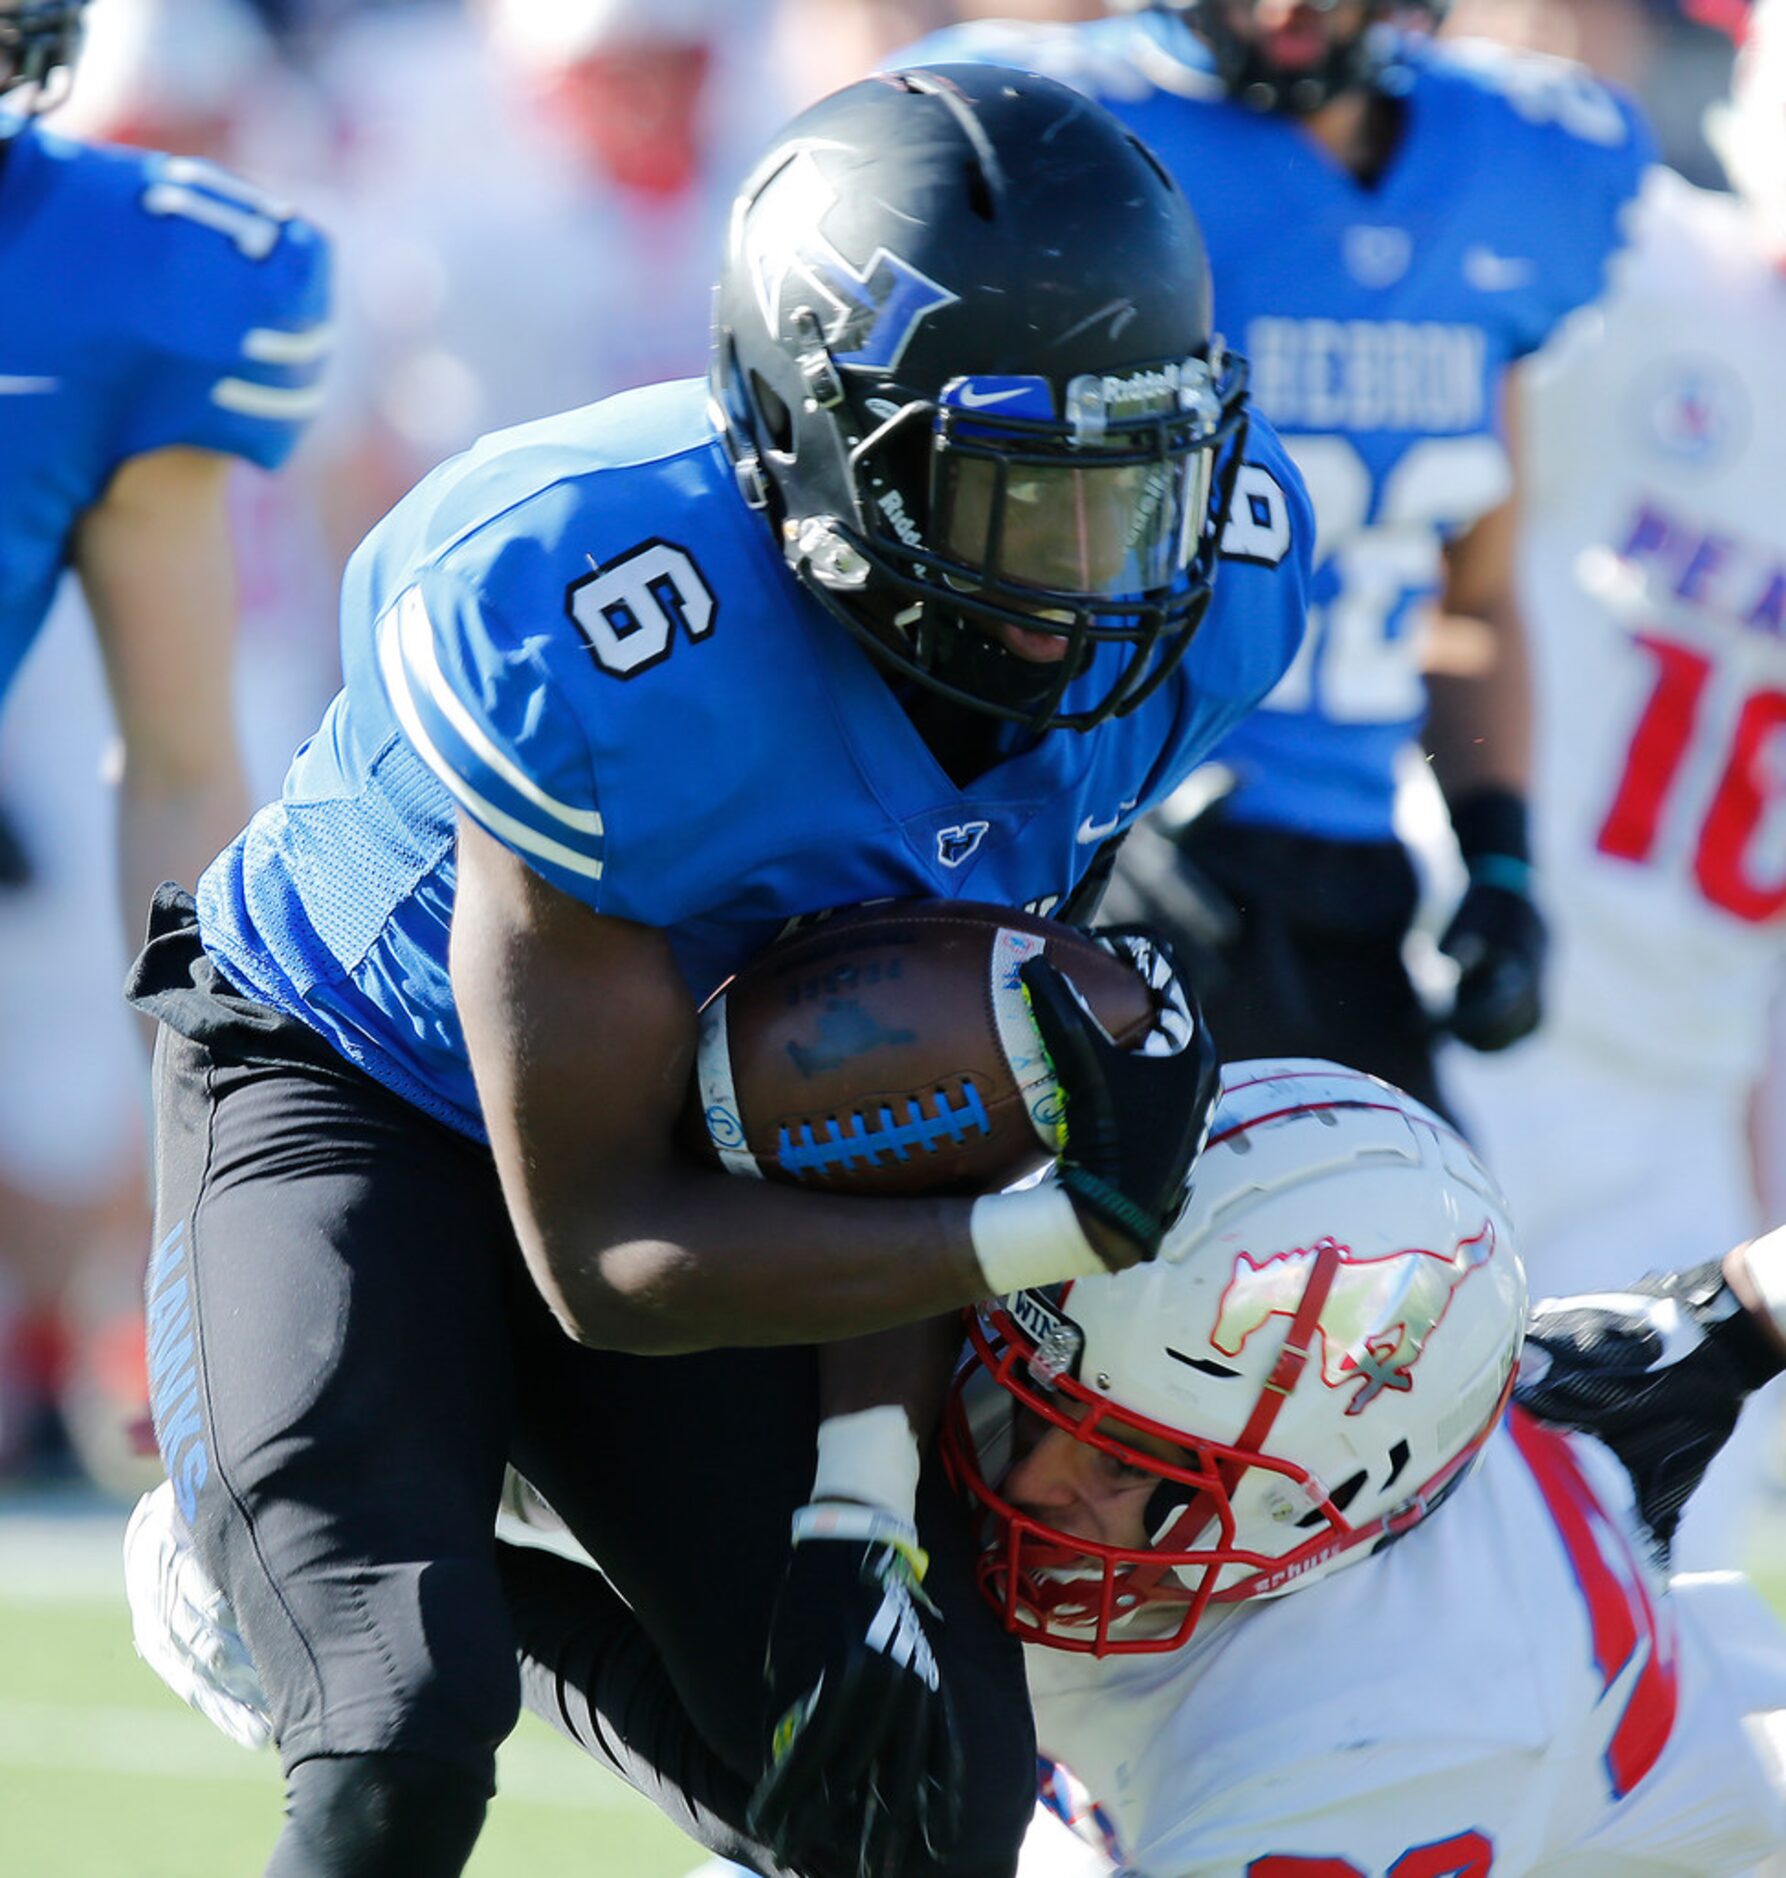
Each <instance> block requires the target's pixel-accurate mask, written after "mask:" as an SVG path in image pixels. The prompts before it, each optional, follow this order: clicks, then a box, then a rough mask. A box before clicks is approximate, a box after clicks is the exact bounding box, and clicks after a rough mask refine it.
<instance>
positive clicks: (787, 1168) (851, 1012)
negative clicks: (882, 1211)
mask: <svg viewBox="0 0 1786 1878" xmlns="http://www.w3.org/2000/svg"><path fill="white" fill-rule="evenodd" d="M1038 953H1045V954H1046V955H1047V957H1048V959H1049V960H1050V961H1051V962H1052V963H1053V964H1054V965H1055V966H1057V967H1058V968H1059V969H1060V970H1061V971H1062V972H1063V973H1065V975H1066V976H1067V977H1068V978H1070V979H1071V980H1072V982H1073V984H1074V986H1075V987H1076V988H1077V990H1078V992H1079V995H1080V996H1081V997H1082V998H1083V999H1084V1000H1085V1002H1086V1004H1087V1005H1088V1006H1089V1007H1090V1008H1091V1010H1092V1011H1093V1012H1094V1013H1095V1014H1096V1016H1097V1018H1098V1020H1099V1022H1100V1023H1102V1024H1103V1026H1104V1028H1105V1029H1106V1030H1107V1031H1108V1032H1109V1033H1110V1035H1111V1036H1112V1037H1113V1038H1114V1039H1115V1040H1116V1041H1117V1042H1119V1043H1122V1044H1132V1043H1134V1042H1135V1041H1137V1040H1138V1039H1139V1038H1140V1037H1142V1036H1143V1035H1145V1034H1146V1032H1147V1031H1148V1030H1149V1028H1151V1026H1152V1024H1153V1021H1154V1016H1155V995H1156V994H1155V993H1154V992H1153V991H1152V990H1151V989H1150V988H1149V987H1148V985H1147V984H1146V983H1145V982H1144V981H1143V980H1142V978H1141V976H1140V975H1139V974H1138V973H1137V972H1136V971H1134V970H1133V969H1132V968H1131V967H1130V966H1129V965H1128V963H1127V962H1126V961H1125V960H1124V959H1122V958H1121V957H1119V956H1116V955H1113V954H1112V953H1111V952H1109V951H1107V950H1106V949H1105V948H1104V947H1102V946H1100V945H1097V944H1095V943H1094V942H1093V941H1092V940H1091V939H1089V938H1087V937H1086V935H1085V934H1084V933H1082V932H1080V931H1079V930H1078V929H1077V928H1075V927H1071V926H1064V925H1061V924H1059V923H1058V922H1056V921H1054V920H1048V919H1040V918H1037V917H1036V916H1034V915H1033V914H1028V913H1020V912H1015V911H1013V910H1011V909H1010V908H1007V907H996V906H980V905H975V904H972V903H967V902H962V901H956V900H912V901H896V902H890V903H884V904H881V905H878V906H869V907H864V908H861V909H859V910H855V911H851V912H848V913H843V914H839V915H837V916H836V917H835V918H832V919H829V920H826V921H824V922H823V923H822V924H820V925H817V926H814V927H811V928H808V929H806V930H805V931H802V932H797V933H795V934H792V935H791V936H789V937H788V938H786V939H784V940H782V941H780V942H779V943H777V944H776V945H773V946H771V947H769V948H768V950H767V951H765V952H763V953H762V954H761V955H759V956H758V957H757V958H755V959H753V960H752V961H751V963H750V964H749V965H747V966H746V967H745V968H744V969H743V970H742V971H741V972H739V973H738V974H737V975H736V976H735V977H733V978H731V979H729V980H727V982H726V983H725V984H724V985H722V986H721V987H720V989H719V990H718V991H717V992H715V993H714V995H713V996H712V997H711V998H710V999H709V1000H708V1001H707V1003H706V1004H705V1005H704V1006H703V1007H702V1011H701V1035H700V1051H699V1057H698V1060H697V1064H696V1073H695V1079H694V1088H693V1089H692V1090H691V1094H690V1104H691V1107H690V1114H689V1116H688V1133H689V1136H690V1138H691V1140H692V1141H693V1142H694V1144H695V1145H696V1149H697V1152H699V1153H701V1154H702V1155H704V1156H705V1157H706V1158H707V1159H709V1160H717V1161H718V1162H719V1163H720V1164H721V1165H722V1166H724V1167H725V1168H726V1169H727V1170H728V1171H729V1172H732V1173H735V1174H746V1175H753V1176H755V1177H757V1178H759V1179H764V1180H780V1181H788V1182H792V1183H795V1184H797V1185H800V1186H804V1187H811V1188H815V1189H822V1190H824V1191H827V1192H832V1193H852V1194H880V1195H889V1194H907V1195H912V1194H946V1193H958V1194H964V1193H982V1192H987V1191H990V1190H992V1189H995V1188H998V1187H1001V1186H1007V1185H1009V1184H1010V1183H1011V1182H1012V1181H1015V1180H1018V1179H1021V1178H1022V1177H1023V1176H1024V1175H1026V1174H1029V1173H1032V1172H1034V1171H1035V1169H1037V1168H1038V1167H1040V1166H1042V1165H1043V1164H1044V1163H1045V1162H1047V1161H1048V1160H1050V1159H1052V1158H1053V1156H1054V1154H1055V1153H1056V1151H1057V1148H1058V1143H1059V1140H1060V1119H1061V1097H1060V1091H1059V1089H1058V1088H1057V1086H1056V1084H1055V1081H1054V1076H1053V1073H1052V1071H1051V1070H1050V1068H1049V1065H1048V1060H1047V1057H1046V1056H1045V1055H1044V1053H1043V1050H1042V1044H1041V1039H1040V1037H1039V1036H1038V1034H1037V1032H1036V1027H1035V1021H1034V1019H1033V1018H1032V1017H1031V1015H1030V1011H1029V1004H1028V1001H1027V999H1026V998H1025V996H1024V991H1023V986H1022V984H1021V982H1020V981H1019V979H1018V972H1019V970H1020V968H1021V967H1022V965H1023V963H1024V961H1025V960H1027V959H1030V958H1033V957H1035V956H1036V955H1037V954H1038Z"/></svg>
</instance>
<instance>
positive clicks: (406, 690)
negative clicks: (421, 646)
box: [377, 588, 602, 880]
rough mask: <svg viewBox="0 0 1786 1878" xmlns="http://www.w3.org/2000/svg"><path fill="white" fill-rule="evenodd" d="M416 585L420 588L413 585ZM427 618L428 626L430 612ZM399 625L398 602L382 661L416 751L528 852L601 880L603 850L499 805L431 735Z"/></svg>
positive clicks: (383, 628) (382, 629) (382, 632)
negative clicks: (569, 842) (586, 849)
mask: <svg viewBox="0 0 1786 1878" xmlns="http://www.w3.org/2000/svg"><path fill="white" fill-rule="evenodd" d="M410 591H411V593H412V594H413V593H414V589H413V588H412V589H411V590H410ZM408 597H409V596H408V595H406V596H405V598H408ZM422 619H423V625H424V629H426V622H427V614H426V613H425V612H424V613H423V615H422ZM399 631H400V626H399V611H398V609H397V608H392V609H391V610H390V611H389V612H387V613H386V614H385V615H384V617H383V618H382V619H381V620H380V621H379V622H378V629H377V643H378V667H379V671H380V673H381V675H382V676H383V678H384V683H385V690H386V691H387V693H388V694H389V696H390V700H391V708H392V709H393V710H394V711H395V712H396V713H397V719H398V721H399V722H400V723H401V724H402V726H403V729H404V732H405V733H406V734H407V736H408V738H409V740H410V743H411V744H412V745H413V746H414V748H415V752H416V754H417V755H418V756H419V757H420V758H421V759H422V761H423V762H424V763H426V764H427V765H428V767H429V769H431V770H432V771H433V772H434V774H435V775H436V776H438V777H439V778H440V780H441V781H442V782H443V783H444V784H445V785H446V787H447V788H448V789H449V790H450V791H451V792H452V795H453V797H454V799H455V800H456V801H457V802H458V803H459V804H460V805H461V806H462V807H463V808H465V809H466V810H467V811H468V812H469V813H470V814H471V815H473V816H474V817H475V818H476V819H477V820H478V821H479V822H481V823H482V824H483V825H484V826H485V827H486V828H488V829H489V830H490V832H491V833H492V834H494V835H496V836H497V837H499V838H500V839H501V840H503V841H506V842H508V843H509V844H510V846H512V847H514V848H516V849H517V850H519V852H521V853H523V854H531V855H535V856H537V857H538V858H539V859H540V860H542V861H549V862H550V863H551V864H552V865H553V866H554V867H562V868H563V869H565V870H566V872H568V873H573V874H581V875H582V876H583V877H584V878H585V879H586V880H600V879H601V877H602V864H601V861H600V859H599V858H598V857H597V856H595V855H593V854H587V853H583V852H581V851H579V850H578V849H576V848H570V847H566V846H565V844H564V843H563V842H562V841H554V840H553V839H552V838H551V837H550V836H548V835H542V834H541V833H540V832H539V831H538V830H537V829H535V828H530V827H529V826H528V825H527V824H526V823H525V822H520V821H517V820H516V819H515V818H514V816H512V815H509V814H507V813H505V812H504V811H503V810H502V809H499V808H497V807H496V805H495V804H494V803H493V802H490V801H489V800H487V799H486V798H485V797H484V796H483V795H481V794H480V793H479V792H478V791H477V790H476V789H474V788H473V787H472V786H471V784H470V783H469V782H467V781H466V779H465V778H464V777H463V776H462V775H461V774H460V773H459V771H458V770H456V769H455V768H454V767H453V765H452V764H451V763H450V762H449V761H448V759H447V758H446V757H445V756H444V755H443V754H442V752H441V750H440V747H439V745H438V744H436V743H435V741H434V739H433V738H432V737H431V736H429V734H428V731H427V727H426V726H425V725H424V724H423V722H422V717H421V713H420V711H419V710H418V709H417V708H416V701H415V694H414V692H413V691H412V690H411V689H410V684H409V673H408V671H407V669H406V668H405V666H404V662H403V652H402V650H401V647H400V644H399ZM430 649H431V648H430ZM573 812H575V811H573ZM590 819H592V820H593V821H594V822H595V824H596V833H597V834H598V835H599V832H600V822H601V818H600V817H599V816H593V817H591V818H590Z"/></svg>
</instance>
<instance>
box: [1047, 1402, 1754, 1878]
mask: <svg viewBox="0 0 1786 1878" xmlns="http://www.w3.org/2000/svg"><path fill="white" fill-rule="evenodd" d="M1628 1500H1629V1488H1628V1485H1627V1484H1626V1482H1625V1477H1624V1474H1623V1472H1622V1470H1620V1469H1619V1468H1618V1467H1617V1465H1616V1464H1615V1463H1614V1462H1613V1461H1612V1460H1611V1458H1610V1457H1609V1456H1608V1455H1607V1454H1606V1453H1605V1452H1604V1451H1603V1450H1602V1449H1600V1448H1599V1447H1598V1446H1597V1445H1596V1444H1594V1443H1592V1442H1586V1441H1580V1440H1576V1439H1573V1438H1570V1437H1567V1436H1564V1435H1561V1434H1558V1433H1555V1432H1554V1431H1551V1430H1546V1429H1542V1428H1539V1427H1538V1426H1537V1425H1536V1424H1534V1423H1532V1422H1530V1421H1529V1420H1527V1419H1525V1418H1524V1417H1521V1416H1518V1415H1515V1416H1513V1417H1511V1418H1510V1419H1509V1422H1508V1424H1507V1426H1506V1427H1504V1428H1503V1429H1501V1430H1499V1431H1498V1432H1497V1433H1496V1435H1495V1436H1494V1438H1493V1439H1492V1440H1491V1441H1490V1442H1489V1444H1488V1448H1487V1450H1486V1454H1485V1458H1484V1460H1483V1463H1482V1465H1481V1467H1480V1469H1479V1470H1478V1471H1477V1473H1476V1474H1475V1475H1474V1476H1472V1477H1471V1479H1469V1480H1468V1481H1467V1482H1466V1483H1465V1484H1464V1485H1463V1486H1462V1487H1461V1488H1460V1489H1459V1490H1458V1491H1457V1493H1456V1494H1455V1495H1454V1496H1453V1497H1452V1499H1451V1500H1450V1501H1449V1502H1448V1503H1447V1504H1446V1505H1445V1507H1444V1508H1443V1509H1442V1510H1440V1511H1439V1512H1438V1513H1437V1514H1436V1515H1435V1516H1434V1517H1433V1518H1432V1519H1430V1520H1428V1521H1427V1522H1426V1523H1425V1524H1423V1525H1421V1526H1419V1527H1417V1528H1416V1529H1415V1530H1414V1531H1413V1532H1411V1533H1409V1534H1408V1535H1407V1536H1406V1537H1405V1538H1403V1539H1402V1540H1400V1541H1399V1542H1397V1543H1396V1544H1394V1545H1392V1546H1391V1547H1389V1548H1388V1549H1387V1550H1386V1551H1384V1552H1383V1553H1381V1554H1379V1555H1378V1556H1377V1557H1375V1558H1374V1559H1372V1560H1370V1561H1368V1562H1361V1563H1360V1564H1358V1565H1356V1566H1353V1567H1352V1568H1350V1569H1348V1570H1346V1571H1342V1572H1337V1573H1335V1574H1334V1575H1333V1576H1332V1577H1330V1578H1327V1579H1324V1580H1322V1581H1321V1582H1319V1583H1316V1584H1311V1585H1309V1586H1307V1587H1306V1588H1305V1589H1302V1590H1299V1591H1297V1592H1295V1593H1294V1594H1292V1595H1290V1596H1286V1597H1283V1598H1279V1599H1275V1600H1265V1601H1257V1602H1254V1603H1250V1604H1246V1605H1241V1606H1237V1607H1234V1608H1233V1609H1231V1610H1229V1611H1227V1612H1226V1613H1224V1614H1222V1615H1221V1616H1220V1617H1219V1618H1218V1619H1217V1621H1215V1622H1214V1623H1213V1624H1212V1625H1209V1626H1207V1627H1206V1628H1204V1629H1200V1630H1199V1632H1198V1634H1197V1635H1196V1636H1195V1637H1194V1638H1193V1639H1192V1641H1191V1643H1190V1645H1189V1646H1188V1647H1187V1648H1185V1649H1183V1650H1179V1651H1175V1652H1169V1653H1166V1654H1163V1655H1156V1656H1129V1657H1112V1658H1107V1659H1105V1660H1104V1661H1102V1662H1098V1661H1096V1660H1094V1659H1092V1658H1089V1657H1083V1656H1072V1655H1067V1654H1063V1653H1061V1652H1058V1651H1053V1650H1044V1649H1037V1648H1034V1647H1032V1648H1030V1649H1029V1650H1028V1651H1027V1652H1026V1658H1027V1661H1028V1664H1029V1670H1030V1683H1031V1689H1032V1692H1033V1694H1034V1697H1035V1705H1036V1719H1037V1729H1038V1733H1039V1736H1040V1740H1041V1744H1042V1747H1043V1749H1044V1751H1045V1752H1047V1753H1049V1754H1051V1755H1053V1756H1054V1757H1055V1758H1057V1759H1058V1760H1060V1761H1062V1762H1064V1763H1065V1764H1066V1765H1067V1766H1068V1767H1070V1768H1071V1769H1072V1771H1073V1773H1074V1774H1075V1775H1076V1776H1077V1777H1078V1779H1079V1780H1080V1781H1081V1782H1082V1783H1083V1785H1084V1787H1085V1788H1086V1789H1087V1791H1088V1792H1089V1794H1090V1795H1091V1796H1092V1797H1093V1798H1095V1799H1096V1800H1097V1801H1098V1802H1099V1803H1100V1805H1101V1807H1102V1810H1103V1812H1104V1814H1105V1816H1106V1818H1107V1820H1108V1823H1109V1826H1110V1829H1111V1831H1112V1833H1113V1835H1114V1838H1115V1841H1116V1847H1117V1850H1118V1852H1119V1854H1120V1857H1121V1858H1122V1860H1123V1861H1124V1862H1123V1863H1122V1865H1121V1866H1120V1867H1118V1868H1117V1869H1120V1870H1121V1871H1122V1872H1124V1873H1125V1874H1130V1875H1132V1878H1350V1875H1351V1874H1358V1878H1515V1874H1521V1873H1544V1874H1554V1875H1555V1878H1614V1874H1617V1875H1618V1878H1661V1874H1664V1873H1672V1874H1682V1875H1684V1874H1693V1878H1714V1875H1715V1874H1718V1873H1736V1872H1741V1871H1744V1870H1747V1869H1748V1868H1749V1867H1750V1866H1752V1865H1753V1864H1754V1863H1755V1862H1756V1861H1757V1860H1758V1859H1760V1858H1761V1857H1763V1856H1765V1855H1766V1854H1767V1853H1769V1852H1771V1851H1774V1850H1777V1849H1778V1848H1780V1847H1781V1846H1783V1845H1786V1767H1783V1765H1782V1752H1783V1751H1786V1633H1783V1632H1782V1631H1781V1630H1780V1629H1779V1627H1778V1626H1777V1625H1776V1624H1775V1622H1774V1620H1773V1618H1772V1617H1771V1615H1770V1614H1769V1613H1768V1612H1767V1610H1766V1608H1765V1607H1764V1606H1763V1605H1762V1604H1761V1602H1760V1600H1759V1599H1758V1598H1756V1596H1755V1594H1754V1593H1753V1592H1752V1591H1751V1590H1750V1589H1749V1588H1748V1586H1747V1584H1746V1583H1745V1582H1744V1581H1743V1580H1742V1579H1740V1578H1735V1577H1726V1578H1718V1579H1683V1580H1677V1581H1676V1584H1675V1586H1674V1587H1673V1588H1672V1589H1671V1590H1670V1591H1669V1592H1668V1594H1666V1595H1663V1594H1662V1593H1661V1591H1660V1589H1659V1587H1658V1586H1656V1585H1655V1584H1654V1583H1653V1582H1652V1581H1651V1579H1650V1578H1649V1576H1648V1573H1647V1569H1646V1568H1645V1567H1644V1566H1643V1565H1641V1564H1640V1562H1639V1560H1640V1546H1639V1543H1638V1541H1637V1539H1636V1538H1635V1537H1634V1535H1633V1530H1632V1527H1631V1525H1630V1523H1629V1514H1628V1511H1627V1510H1626V1509H1627V1506H1628ZM1609 1508H1616V1509H1618V1510H1616V1511H1614V1510H1609ZM1050 1869H1051V1868H1050V1867H1049V1866H1047V1865H1046V1864H1038V1863H1037V1862H1036V1861H1035V1859H1034V1858H1033V1857H1031V1858H1026V1863H1025V1866H1024V1871H1025V1873H1026V1874H1031V1873H1033V1874H1034V1875H1035V1878H1043V1874H1044V1873H1045V1872H1046V1871H1048V1870H1050ZM1063 1869H1072V1867H1063ZM1077 1869H1083V1867H1082V1866H1081V1867H1078V1868H1077Z"/></svg>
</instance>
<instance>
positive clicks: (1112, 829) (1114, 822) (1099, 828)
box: [1079, 802, 1135, 848]
mask: <svg viewBox="0 0 1786 1878" xmlns="http://www.w3.org/2000/svg"><path fill="white" fill-rule="evenodd" d="M1134 806H1135V804H1134V803H1133V802H1124V803H1121V804H1119V805H1118V808H1117V811H1116V813H1115V814H1114V815H1112V816H1111V818H1110V819H1109V821H1107V822H1094V821H1093V820H1092V818H1091V817H1090V816H1089V815H1088V816H1086V818H1085V820H1084V821H1082V822H1081V823H1080V824H1079V845H1080V846H1081V847H1083V848H1089V847H1090V846H1091V844H1092V843H1093V842H1094V841H1104V840H1106V839H1108V837H1110V836H1111V835H1113V834H1115V833H1116V831H1117V830H1118V829H1119V828H1120V827H1121V826H1122V818H1123V817H1124V816H1125V815H1126V814H1127V813H1128V812H1129V810H1130V809H1132V808H1133V807H1134Z"/></svg>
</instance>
